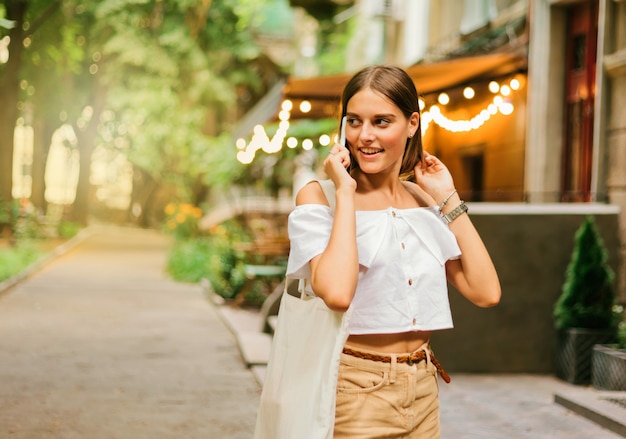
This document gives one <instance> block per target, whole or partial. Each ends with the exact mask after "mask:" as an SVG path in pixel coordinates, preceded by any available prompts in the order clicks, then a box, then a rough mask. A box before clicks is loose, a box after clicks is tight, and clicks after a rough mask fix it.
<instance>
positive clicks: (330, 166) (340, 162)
mask: <svg viewBox="0 0 626 439" xmlns="http://www.w3.org/2000/svg"><path fill="white" fill-rule="evenodd" d="M350 160H351V159H350V152H349V151H348V149H347V148H346V147H345V146H342V145H340V144H338V143H335V145H334V146H333V147H332V148H331V150H330V153H329V154H328V156H327V157H326V159H325V160H324V172H326V175H328V178H330V179H331V180H332V181H333V183H335V187H340V186H341V184H342V183H344V184H345V183H350V184H355V183H356V182H355V181H354V179H353V178H352V177H351V176H350V174H349V173H348V172H347V168H348V166H350Z"/></svg>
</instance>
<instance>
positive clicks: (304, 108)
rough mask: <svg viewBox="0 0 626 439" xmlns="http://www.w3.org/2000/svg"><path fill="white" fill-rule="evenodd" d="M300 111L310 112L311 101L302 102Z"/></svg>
mask: <svg viewBox="0 0 626 439" xmlns="http://www.w3.org/2000/svg"><path fill="white" fill-rule="evenodd" d="M300 111H302V112H303V113H308V112H309V111H311V103H310V102H309V101H302V102H300Z"/></svg>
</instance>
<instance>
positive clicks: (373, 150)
mask: <svg viewBox="0 0 626 439" xmlns="http://www.w3.org/2000/svg"><path fill="white" fill-rule="evenodd" d="M359 152H360V153H361V154H364V155H375V154H378V153H381V152H383V150H382V149H377V148H359Z"/></svg>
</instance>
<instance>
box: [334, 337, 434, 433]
mask: <svg viewBox="0 0 626 439" xmlns="http://www.w3.org/2000/svg"><path fill="white" fill-rule="evenodd" d="M350 348H351V349H352V350H355V351H360V352H364V353H370V354H378V355H386V356H389V354H384V353H380V352H374V351H366V350H363V349H356V348H354V347H352V346H350ZM419 350H426V352H427V353H428V355H427V357H428V359H427V360H425V361H420V362H419V363H417V364H413V365H409V364H406V363H398V362H396V361H394V358H395V356H392V361H391V363H384V362H380V361H372V360H367V359H362V358H357V357H354V356H352V355H347V354H343V353H342V354H341V363H340V365H339V379H338V382H337V412H336V415H335V435H334V438H335V439H343V438H349V439H356V438H358V439H374V438H409V439H413V438H415V439H417V438H419V439H431V438H432V439H438V438H440V437H441V434H440V430H439V385H438V382H437V369H436V367H435V366H434V365H433V364H432V362H431V361H430V354H431V351H430V348H429V346H428V344H424V345H423V346H421V347H420V348H419ZM398 355H402V354H398Z"/></svg>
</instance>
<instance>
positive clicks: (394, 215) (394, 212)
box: [391, 210, 396, 218]
mask: <svg viewBox="0 0 626 439" xmlns="http://www.w3.org/2000/svg"><path fill="white" fill-rule="evenodd" d="M391 216H392V217H394V218H395V217H396V211H395V210H392V211H391Z"/></svg>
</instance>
